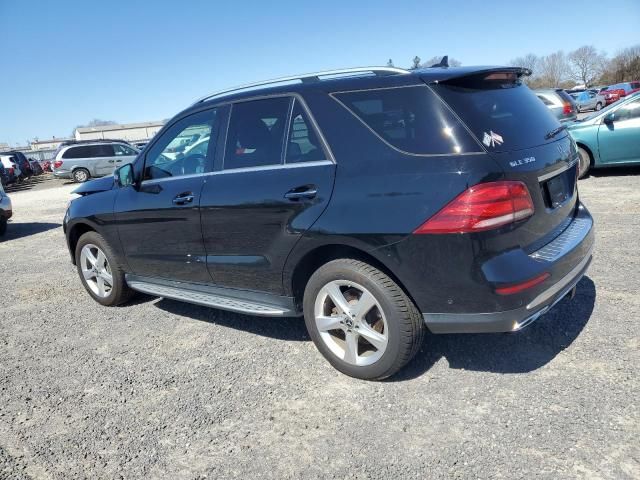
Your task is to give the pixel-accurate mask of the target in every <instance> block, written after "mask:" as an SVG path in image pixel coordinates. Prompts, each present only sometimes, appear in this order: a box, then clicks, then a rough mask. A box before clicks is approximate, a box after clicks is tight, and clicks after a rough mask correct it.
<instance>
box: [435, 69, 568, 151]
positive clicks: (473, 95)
mask: <svg viewBox="0 0 640 480" xmlns="http://www.w3.org/2000/svg"><path fill="white" fill-rule="evenodd" d="M432 88H433V89H434V90H435V91H436V92H437V93H438V94H439V95H440V96H441V97H442V98H443V99H444V101H445V102H447V103H448V104H449V106H450V107H451V108H452V109H453V110H454V111H455V112H456V113H457V114H458V116H459V117H460V118H461V119H462V120H463V121H464V122H465V123H466V124H467V126H468V127H469V128H470V129H471V131H472V132H473V133H474V134H475V136H476V137H477V138H478V139H479V140H480V141H481V142H482V143H483V144H484V145H485V147H487V150H488V151H490V152H492V151H503V152H504V151H510V150H519V149H523V148H528V147H533V146H536V145H541V144H544V143H548V142H552V141H555V140H558V138H560V137H558V136H556V137H555V138H550V139H546V138H545V136H546V135H547V133H549V132H550V131H551V130H554V129H555V128H557V127H558V126H559V123H558V121H557V120H556V119H555V117H554V116H553V115H552V114H551V113H550V112H549V109H548V108H547V107H546V106H545V105H544V103H542V102H541V101H540V100H539V99H538V97H536V95H535V94H534V93H533V91H531V89H530V88H529V87H527V86H526V85H523V84H521V83H520V82H519V81H517V80H516V81H508V80H500V79H499V77H498V78H497V79H496V80H487V79H486V77H479V76H472V77H465V78H462V79H457V80H455V81H448V82H446V83H440V84H438V85H434V86H433V87H432ZM565 95H567V94H566V93H565ZM567 96H569V95H567Z"/></svg>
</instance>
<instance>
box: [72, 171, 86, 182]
mask: <svg viewBox="0 0 640 480" xmlns="http://www.w3.org/2000/svg"><path fill="white" fill-rule="evenodd" d="M71 175H72V176H73V181H74V182H76V183H84V182H86V181H87V180H89V179H90V178H91V175H90V174H89V170H87V169H86V168H78V169H76V170H74V171H73V173H72V174H71Z"/></svg>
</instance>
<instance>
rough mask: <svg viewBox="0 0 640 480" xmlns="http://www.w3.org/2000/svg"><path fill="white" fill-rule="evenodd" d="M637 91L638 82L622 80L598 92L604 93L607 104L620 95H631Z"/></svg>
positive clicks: (639, 87) (639, 83)
mask: <svg viewBox="0 0 640 480" xmlns="http://www.w3.org/2000/svg"><path fill="white" fill-rule="evenodd" d="M638 91H640V82H638V81H635V80H634V81H631V82H622V83H616V84H615V85H610V86H608V87H607V88H606V89H605V90H603V91H601V92H600V94H601V95H604V98H605V100H606V101H607V105H609V104H610V103H613V102H615V101H617V100H619V99H620V98H622V97H626V96H627V95H631V94H632V93H635V92H638Z"/></svg>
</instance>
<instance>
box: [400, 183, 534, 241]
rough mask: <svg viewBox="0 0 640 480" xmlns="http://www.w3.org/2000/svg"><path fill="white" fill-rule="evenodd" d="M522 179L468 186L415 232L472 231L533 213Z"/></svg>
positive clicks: (498, 225) (489, 227) (481, 229)
mask: <svg viewBox="0 0 640 480" xmlns="http://www.w3.org/2000/svg"><path fill="white" fill-rule="evenodd" d="M533 212H534V207H533V201H532V200H531V195H530V194H529V190H528V189H527V186H526V185H525V184H524V183H522V182H516V181H501V182H488V183H481V184H479V185H475V186H473V187H471V188H468V189H467V190H465V191H464V192H462V193H461V194H460V195H458V196H457V197H456V198H455V199H453V200H452V201H451V202H450V203H449V204H447V205H446V206H445V207H444V208H443V209H442V210H440V211H439V212H438V213H436V214H435V215H434V216H433V217H431V218H430V219H429V220H427V221H426V222H425V223H423V224H422V225H420V226H419V227H418V228H417V229H416V230H415V231H414V232H413V233H414V234H424V233H469V232H480V231H483V230H490V229H493V228H498V227H500V226H502V225H507V224H509V223H513V222H515V221H517V220H522V219H524V218H527V217H530V216H531V215H533Z"/></svg>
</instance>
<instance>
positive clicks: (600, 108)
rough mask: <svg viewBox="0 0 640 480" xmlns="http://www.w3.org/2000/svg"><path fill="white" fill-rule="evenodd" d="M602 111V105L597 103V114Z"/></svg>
mask: <svg viewBox="0 0 640 480" xmlns="http://www.w3.org/2000/svg"><path fill="white" fill-rule="evenodd" d="M600 110H602V103H600V102H598V103H596V112H598V111H600Z"/></svg>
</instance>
